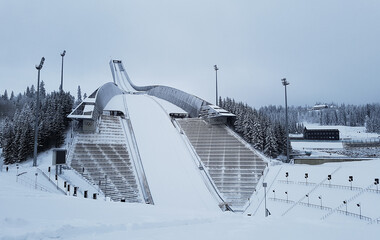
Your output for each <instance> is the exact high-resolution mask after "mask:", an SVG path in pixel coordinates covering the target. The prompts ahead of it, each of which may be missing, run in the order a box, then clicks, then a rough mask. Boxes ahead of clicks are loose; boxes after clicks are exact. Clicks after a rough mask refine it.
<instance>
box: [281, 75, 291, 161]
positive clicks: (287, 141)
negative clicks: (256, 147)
mask: <svg viewBox="0 0 380 240" xmlns="http://www.w3.org/2000/svg"><path fill="white" fill-rule="evenodd" d="M281 81H282V85H284V87H285V126H286V127H285V130H286V162H289V125H288V96H287V92H286V86H287V85H289V82H288V81H286V78H283V79H281Z"/></svg>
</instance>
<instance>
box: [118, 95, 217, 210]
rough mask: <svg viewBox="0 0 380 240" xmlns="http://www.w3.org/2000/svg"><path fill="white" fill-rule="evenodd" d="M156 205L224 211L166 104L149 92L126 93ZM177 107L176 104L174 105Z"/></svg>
mask: <svg viewBox="0 0 380 240" xmlns="http://www.w3.org/2000/svg"><path fill="white" fill-rule="evenodd" d="M125 97H126V103H127V105H128V111H129V115H130V118H131V122H132V126H133V130H134V132H135V135H136V140H137V144H138V147H139V151H140V155H141V159H142V163H143V166H144V170H145V174H146V176H147V180H148V184H149V187H150V190H151V193H152V196H153V200H154V203H155V205H158V206H166V207H171V208H181V209H189V210H193V211H220V209H219V207H218V202H217V201H216V200H215V199H214V198H213V196H212V194H211V193H210V192H209V190H208V189H207V187H206V185H205V183H204V182H203V179H202V176H201V173H200V171H199V169H198V168H197V165H196V164H195V162H194V160H193V156H192V155H191V153H190V151H189V150H188V148H187V146H186V144H185V142H184V141H183V140H182V138H181V135H180V133H179V132H178V130H177V129H176V128H175V127H174V125H173V124H172V122H171V120H170V117H169V116H168V114H167V112H166V111H165V109H168V106H167V105H169V104H170V103H166V106H165V108H164V107H163V106H161V105H160V104H159V102H158V101H155V100H154V99H153V98H152V97H150V96H147V95H134V94H132V95H129V94H127V95H125ZM173 108H174V107H173Z"/></svg>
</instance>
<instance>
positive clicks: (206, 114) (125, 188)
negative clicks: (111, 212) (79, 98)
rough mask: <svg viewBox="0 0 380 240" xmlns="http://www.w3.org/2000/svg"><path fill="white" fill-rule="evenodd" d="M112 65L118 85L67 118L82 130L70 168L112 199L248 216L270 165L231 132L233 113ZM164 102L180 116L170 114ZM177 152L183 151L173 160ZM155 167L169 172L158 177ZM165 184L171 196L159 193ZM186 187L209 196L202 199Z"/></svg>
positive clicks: (96, 93)
mask: <svg viewBox="0 0 380 240" xmlns="http://www.w3.org/2000/svg"><path fill="white" fill-rule="evenodd" d="M110 66H111V70H112V76H113V79H114V82H113V83H106V84H104V85H103V86H101V87H100V88H98V89H97V90H95V91H94V92H93V93H92V94H90V96H89V98H87V99H84V100H83V102H82V103H81V104H80V105H79V106H77V107H76V108H75V109H74V110H73V112H72V113H71V114H70V115H69V116H68V117H69V118H72V119H75V120H76V121H77V122H78V124H77V126H79V127H78V128H77V129H76V131H77V132H78V133H77V135H76V139H75V141H74V144H73V147H72V149H71V150H70V151H69V152H70V153H71V154H70V160H69V162H70V164H71V167H72V168H73V169H75V170H76V171H77V172H78V173H80V174H81V175H82V176H83V177H84V178H86V179H87V180H89V181H90V182H92V183H93V184H94V185H98V187H99V189H101V191H102V192H103V193H104V194H105V195H107V196H109V197H110V198H111V199H112V200H113V201H120V200H121V199H125V200H126V201H127V202H138V203H142V202H145V203H150V204H164V205H165V204H167V205H169V206H170V205H173V204H177V203H178V202H180V203H182V204H188V203H189V202H191V205H192V206H194V207H195V206H196V207H198V208H200V209H202V208H203V207H207V208H210V205H215V206H218V205H219V207H221V208H222V209H223V210H225V209H227V210H232V211H237V212H243V211H244V210H245V208H246V207H247V205H248V204H249V199H250V197H251V196H252V194H253V193H254V192H255V189H256V185H257V184H258V182H259V180H260V178H261V176H262V174H263V172H264V169H265V167H266V163H265V161H264V160H263V159H262V158H261V157H260V156H259V155H258V154H256V152H255V150H253V149H252V148H251V147H250V146H249V144H248V143H246V142H245V141H244V140H243V139H241V138H240V137H239V136H237V135H236V134H235V133H234V132H233V131H232V130H231V129H230V128H229V127H228V126H229V125H230V124H232V123H233V122H234V120H235V115H233V114H231V113H229V112H227V111H225V110H223V109H221V108H219V107H218V106H214V105H212V104H210V103H208V102H207V101H205V100H203V99H200V98H198V97H196V96H194V95H191V94H188V93H185V92H183V91H180V90H178V89H174V88H171V87H166V86H144V87H140V86H136V85H134V84H133V83H132V81H131V80H130V79H129V76H128V74H127V73H126V70H125V68H124V66H123V64H122V62H121V61H120V60H111V62H110ZM155 99H160V101H161V102H160V101H158V100H155ZM152 100H153V101H152ZM162 101H164V102H165V105H166V106H169V105H171V107H170V109H175V108H177V109H178V111H176V112H173V111H171V110H170V111H169V110H165V108H164V106H163V102H162ZM178 112H179V113H178ZM147 119H149V121H147ZM141 122H145V124H149V126H147V125H145V126H141V124H140V123H141ZM181 133H182V134H181ZM181 138H182V139H183V140H184V141H180V139H181ZM165 143H166V145H165ZM156 148H160V149H159V150H156ZM179 148H181V149H182V148H185V149H187V150H186V151H185V152H186V154H182V155H181V156H178V155H176V154H175V151H176V150H175V149H179ZM159 155H162V156H159ZM156 158H158V159H161V161H162V162H160V163H157V162H156V161H155V159H156ZM157 164H162V165H164V166H167V169H165V170H161V171H163V172H161V173H160V174H157V173H156V171H157V167H156V166H157ZM163 176H165V177H167V178H165V177H163ZM186 176H191V178H189V177H186ZM194 179H196V180H194ZM160 184H161V185H165V186H166V188H167V189H170V191H171V192H169V193H168V192H165V193H163V192H162V190H160V191H161V192H160V191H158V189H162V187H161V188H159V187H158V185H160ZM178 185H181V187H182V189H179V188H178ZM186 188H196V189H198V190H199V191H201V192H202V191H204V192H208V194H207V195H209V197H204V198H202V199H199V197H197V196H192V195H191V194H190V193H187V192H186ZM168 194H171V195H173V196H176V198H175V199H174V200H173V199H170V198H167V197H165V195H168ZM202 196H204V194H203V195H202ZM153 200H155V201H154V202H153ZM156 200H157V201H156ZM205 202H207V203H206V204H205ZM188 205H189V204H188ZM211 208H212V207H211Z"/></svg>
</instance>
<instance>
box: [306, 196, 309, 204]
mask: <svg viewBox="0 0 380 240" xmlns="http://www.w3.org/2000/svg"><path fill="white" fill-rule="evenodd" d="M306 197H307V206H309V204H310V202H309V194H306Z"/></svg>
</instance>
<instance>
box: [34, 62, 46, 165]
mask: <svg viewBox="0 0 380 240" xmlns="http://www.w3.org/2000/svg"><path fill="white" fill-rule="evenodd" d="M44 62H45V58H44V57H42V58H41V62H40V65H38V66H37V65H36V69H37V70H38V80H37V103H36V120H35V123H34V154H33V167H37V140H38V114H39V111H40V71H41V69H42V66H43V65H44Z"/></svg>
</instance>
